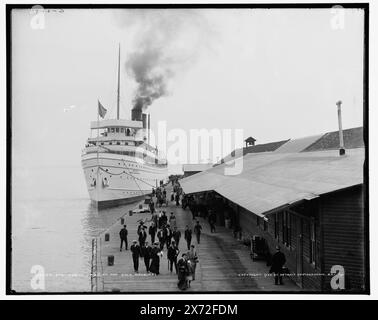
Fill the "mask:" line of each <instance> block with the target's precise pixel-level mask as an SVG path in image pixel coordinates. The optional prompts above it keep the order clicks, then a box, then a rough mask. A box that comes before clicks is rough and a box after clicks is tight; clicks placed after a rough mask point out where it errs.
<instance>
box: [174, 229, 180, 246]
mask: <svg viewBox="0 0 378 320" xmlns="http://www.w3.org/2000/svg"><path fill="white" fill-rule="evenodd" d="M172 235H173V239H174V240H175V242H176V245H177V247H178V246H179V245H180V239H181V232H180V230H178V229H177V227H175V228H174V230H173V234H172Z"/></svg>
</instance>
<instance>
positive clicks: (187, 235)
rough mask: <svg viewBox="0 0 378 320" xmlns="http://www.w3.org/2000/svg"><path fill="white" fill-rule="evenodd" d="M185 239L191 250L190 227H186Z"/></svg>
mask: <svg viewBox="0 0 378 320" xmlns="http://www.w3.org/2000/svg"><path fill="white" fill-rule="evenodd" d="M184 238H185V240H186V244H187V247H188V250H190V244H191V243H192V230H190V229H189V226H188V225H187V226H186V227H185V233H184Z"/></svg>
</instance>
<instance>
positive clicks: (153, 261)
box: [119, 188, 202, 290]
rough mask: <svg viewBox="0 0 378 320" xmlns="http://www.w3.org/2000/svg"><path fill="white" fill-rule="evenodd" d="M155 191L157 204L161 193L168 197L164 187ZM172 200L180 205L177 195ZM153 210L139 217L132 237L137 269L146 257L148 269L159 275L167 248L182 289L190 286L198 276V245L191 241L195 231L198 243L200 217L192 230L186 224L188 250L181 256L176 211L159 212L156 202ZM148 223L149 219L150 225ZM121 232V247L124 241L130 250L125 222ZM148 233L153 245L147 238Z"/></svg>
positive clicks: (171, 268)
mask: <svg viewBox="0 0 378 320" xmlns="http://www.w3.org/2000/svg"><path fill="white" fill-rule="evenodd" d="M154 194H155V197H156V201H157V206H159V197H160V198H163V199H165V198H166V192H165V189H164V188H158V189H156V190H155V191H154ZM176 194H177V195H179V192H178V191H176ZM180 196H181V194H180ZM171 199H172V198H171ZM172 201H175V202H176V205H177V202H179V201H180V198H179V199H177V198H176V197H174V198H173V200H172ZM151 203H153V201H151ZM179 205H180V203H179ZM150 212H151V217H150V219H145V220H140V221H139V224H138V226H137V240H136V239H135V240H133V241H132V245H131V246H130V251H131V256H132V260H133V267H134V271H135V272H139V262H140V260H143V262H144V265H145V270H146V272H147V273H152V274H155V275H159V274H160V262H161V259H162V258H163V256H164V251H166V257H167V260H168V270H169V271H170V273H173V271H175V273H176V274H177V277H178V287H179V288H180V289H181V290H185V289H187V288H189V287H190V283H191V281H193V280H195V271H196V266H197V263H198V256H197V252H196V249H195V245H194V244H192V234H193V232H194V234H195V236H196V239H197V243H198V244H199V243H200V236H201V230H202V226H201V225H200V223H199V221H197V223H196V224H195V226H194V228H193V231H192V230H191V229H190V228H189V225H186V227H185V230H184V234H183V237H184V240H185V241H186V248H187V251H185V252H183V253H182V254H181V257H180V249H179V245H180V240H181V238H182V235H181V231H180V230H179V229H178V227H177V222H176V216H175V215H174V213H173V212H171V213H170V215H169V216H167V214H166V211H160V212H157V211H156V210H155V205H154V203H153V205H151V204H150ZM147 223H150V224H149V226H148V227H147V225H146V224H147ZM119 235H120V239H121V246H120V251H122V248H123V244H125V247H126V250H128V242H127V236H128V231H127V226H126V225H124V226H123V228H122V229H121V230H120V232H119ZM148 236H149V238H150V241H151V242H150V243H151V245H150V243H149V242H148Z"/></svg>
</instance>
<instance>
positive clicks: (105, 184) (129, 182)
mask: <svg viewBox="0 0 378 320" xmlns="http://www.w3.org/2000/svg"><path fill="white" fill-rule="evenodd" d="M82 167H83V170H84V175H85V180H86V183H87V188H88V193H89V196H90V199H91V200H92V201H93V202H94V203H95V204H96V205H98V206H99V207H106V206H113V205H119V204H124V203H130V202H132V201H135V200H137V199H140V198H141V197H143V196H145V195H146V194H150V193H151V192H152V188H156V187H157V186H158V185H159V184H160V181H162V180H163V181H165V180H166V178H167V176H168V174H167V166H166V165H165V166H164V165H158V164H149V163H146V162H144V161H143V160H141V159H137V158H133V157H130V156H126V155H119V154H113V153H108V152H104V153H103V152H99V153H98V155H97V153H89V154H83V155H82Z"/></svg>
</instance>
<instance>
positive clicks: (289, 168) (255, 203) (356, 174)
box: [181, 148, 365, 216]
mask: <svg viewBox="0 0 378 320" xmlns="http://www.w3.org/2000/svg"><path fill="white" fill-rule="evenodd" d="M364 158H365V149H364V148H357V149H351V150H348V151H347V153H346V155H345V156H339V154H338V151H337V150H327V151H317V152H301V153H274V152H269V153H257V154H248V155H246V156H244V157H243V158H238V159H236V160H235V161H230V162H228V163H225V164H222V165H218V166H216V167H213V168H211V169H209V170H206V171H203V172H200V173H197V174H195V175H193V176H191V177H188V178H185V179H183V180H181V186H182V188H183V190H184V192H185V193H195V192H203V191H216V192H217V193H219V194H221V195H222V196H224V197H225V198H227V199H229V200H231V201H232V202H235V203H237V204H239V205H240V206H242V207H244V208H246V209H247V210H249V211H251V212H253V213H255V214H257V215H260V216H264V215H266V214H268V213H270V212H272V211H273V210H276V209H278V208H281V207H284V206H287V205H290V204H293V203H296V202H299V201H302V200H310V199H313V198H315V197H318V196H320V195H321V194H326V193H329V192H333V191H337V190H341V189H345V188H348V187H351V186H355V185H358V184H362V183H363V163H364ZM241 163H242V165H243V170H242V172H241V173H240V174H238V175H226V174H225V169H226V168H227V167H232V164H234V165H235V164H239V165H240V164H241Z"/></svg>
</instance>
